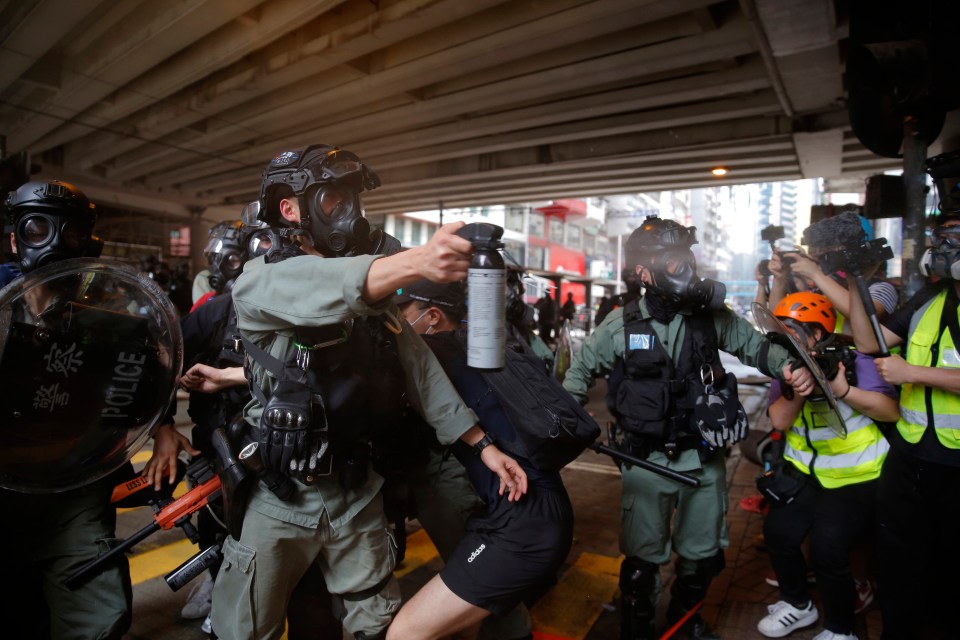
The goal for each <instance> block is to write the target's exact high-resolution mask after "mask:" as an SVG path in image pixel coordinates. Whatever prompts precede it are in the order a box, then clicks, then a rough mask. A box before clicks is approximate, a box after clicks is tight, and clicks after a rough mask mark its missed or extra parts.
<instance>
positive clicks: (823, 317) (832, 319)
mask: <svg viewBox="0 0 960 640" xmlns="http://www.w3.org/2000/svg"><path fill="white" fill-rule="evenodd" d="M773 315H775V316H777V317H778V318H790V319H792V320H796V321H797V322H815V323H817V324H818V325H820V326H821V327H822V328H823V330H824V331H825V332H826V333H833V330H834V329H835V328H836V327H837V312H836V311H834V310H833V305H832V304H831V303H830V301H829V300H827V299H826V298H825V297H823V296H822V295H820V294H819V293H810V292H809V291H801V292H799V293H791V294H790V295H786V296H784V297H783V299H782V300H781V301H780V304H778V305H777V308H776V309H774V310H773Z"/></svg>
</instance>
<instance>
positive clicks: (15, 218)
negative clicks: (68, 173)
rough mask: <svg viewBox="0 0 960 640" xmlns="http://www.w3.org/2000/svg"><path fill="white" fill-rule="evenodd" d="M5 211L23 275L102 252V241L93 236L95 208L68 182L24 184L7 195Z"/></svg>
mask: <svg viewBox="0 0 960 640" xmlns="http://www.w3.org/2000/svg"><path fill="white" fill-rule="evenodd" d="M6 207H7V216H8V222H9V224H10V230H12V231H13V235H14V239H15V240H16V243H17V254H18V255H19V256H20V269H21V271H23V272H24V273H27V272H29V271H33V270H34V269H36V268H37V267H41V266H43V265H45V264H50V263H52V262H57V261H59V260H66V259H68V258H97V257H99V256H100V252H101V251H103V240H101V239H100V238H98V237H96V236H95V235H93V226H94V224H95V223H96V221H97V213H96V207H95V206H94V205H93V203H91V202H90V200H89V199H88V198H87V196H85V195H84V194H83V192H82V191H80V189H78V188H77V187H75V186H74V185H72V184H70V183H69V182H62V181H60V180H50V181H32V182H27V183H25V184H23V185H21V186H20V187H19V188H18V189H17V190H16V191H11V192H10V193H9V195H8V196H7V199H6Z"/></svg>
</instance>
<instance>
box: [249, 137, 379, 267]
mask: <svg viewBox="0 0 960 640" xmlns="http://www.w3.org/2000/svg"><path fill="white" fill-rule="evenodd" d="M379 186H380V178H379V177H378V176H377V174H376V173H374V172H373V170H372V169H370V168H369V167H367V166H366V165H364V164H363V162H361V161H360V158H358V157H357V156H356V154H354V153H351V152H350V151H344V150H341V149H337V148H336V147H331V146H329V145H312V146H309V147H306V148H303V149H295V150H292V151H284V152H283V153H280V154H278V155H277V156H276V157H274V158H273V160H271V161H270V164H269V165H268V166H267V168H266V169H264V171H263V179H262V182H261V186H260V199H259V203H258V204H259V209H260V210H259V212H258V219H259V220H261V221H262V222H265V223H266V224H268V225H270V226H272V227H275V228H278V229H279V230H280V231H281V233H282V234H283V235H288V236H289V235H297V234H304V235H307V236H308V237H309V238H310V240H311V241H312V242H313V246H314V248H315V249H316V250H317V251H319V252H320V253H322V254H323V255H325V256H328V257H335V256H352V255H360V254H364V253H369V252H370V251H371V244H372V243H371V238H370V224H369V223H368V222H367V219H366V218H364V216H363V206H362V204H361V202H360V192H362V191H364V190H370V189H376V188H377V187H379ZM290 197H296V198H297V202H298V203H299V205H300V220H299V222H295V223H291V222H289V221H287V220H285V219H284V218H283V216H281V215H280V201H281V200H282V199H284V198H290Z"/></svg>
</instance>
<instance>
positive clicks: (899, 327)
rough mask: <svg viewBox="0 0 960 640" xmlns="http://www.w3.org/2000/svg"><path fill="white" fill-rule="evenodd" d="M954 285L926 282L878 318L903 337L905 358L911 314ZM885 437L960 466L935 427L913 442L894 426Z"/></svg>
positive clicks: (959, 456) (930, 458) (894, 443)
mask: <svg viewBox="0 0 960 640" xmlns="http://www.w3.org/2000/svg"><path fill="white" fill-rule="evenodd" d="M953 285H954V282H953V280H945V281H943V282H937V283H932V284H928V285H926V286H925V287H923V288H922V289H920V291H918V292H917V293H915V294H914V295H913V297H912V298H910V299H909V300H907V301H906V302H905V303H904V304H903V305H901V307H900V308H899V309H898V310H897V311H895V312H894V313H893V314H891V315H889V316H887V317H886V318H884V319H883V320H881V321H880V324H881V325H883V326H884V327H886V328H887V329H888V330H890V331H891V332H893V333H894V334H896V335H897V337H899V338H900V339H901V340H903V347H902V350H903V355H904V357H906V347H907V341H908V339H909V335H910V320H911V319H912V318H913V315H914V314H915V313H916V312H917V311H919V310H920V307H922V306H923V305H925V304H926V303H927V302H928V301H929V300H931V299H932V298H934V297H936V296H937V295H938V294H939V293H940V292H941V291H943V290H944V289H946V288H948V287H953ZM944 310H945V311H946V310H948V308H947V307H944ZM887 436H888V440H890V446H892V447H896V448H897V449H898V450H900V451H902V452H903V453H906V454H907V455H911V456H915V457H917V458H920V459H921V460H926V461H928V462H933V463H935V464H942V465H946V466H951V467H960V450H956V449H947V448H946V447H944V446H943V445H942V444H940V440H939V439H938V438H937V434H936V432H935V430H934V429H925V430H924V432H923V435H922V436H921V437H920V440H919V441H918V442H917V443H916V444H910V443H909V442H907V441H906V440H904V439H903V437H902V436H901V435H900V432H899V430H897V429H892V430H891V432H890V433H888V434H887Z"/></svg>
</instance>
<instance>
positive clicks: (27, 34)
mask: <svg viewBox="0 0 960 640" xmlns="http://www.w3.org/2000/svg"><path fill="white" fill-rule="evenodd" d="M18 4H20V5H21V6H20V7H19V9H20V10H21V11H20V13H19V15H16V16H15V19H12V20H10V22H8V23H7V24H5V25H4V26H3V27H0V36H2V37H0V42H2V45H3V64H2V65H0V93H2V92H3V91H4V90H5V89H7V87H9V86H10V85H11V84H13V82H14V81H15V80H16V79H17V78H19V77H20V76H22V75H24V74H25V73H27V71H28V70H29V69H31V67H34V69H33V70H32V72H33V75H35V76H36V75H38V74H40V75H44V76H46V77H48V78H49V77H50V73H51V70H50V69H47V68H45V66H46V65H44V64H43V57H44V56H45V55H46V54H47V52H49V51H50V50H51V49H52V48H53V47H54V46H55V45H56V44H57V43H58V42H59V41H60V39H61V38H63V37H64V36H65V35H66V34H67V33H69V32H70V30H71V29H73V28H74V27H75V26H76V24H77V23H78V22H80V21H81V20H83V18H84V17H86V16H87V14H89V13H90V12H91V11H92V10H93V9H94V8H96V6H97V5H98V4H100V0H38V1H37V2H20V3H18ZM57 72H58V73H57V76H59V69H57Z"/></svg>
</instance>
